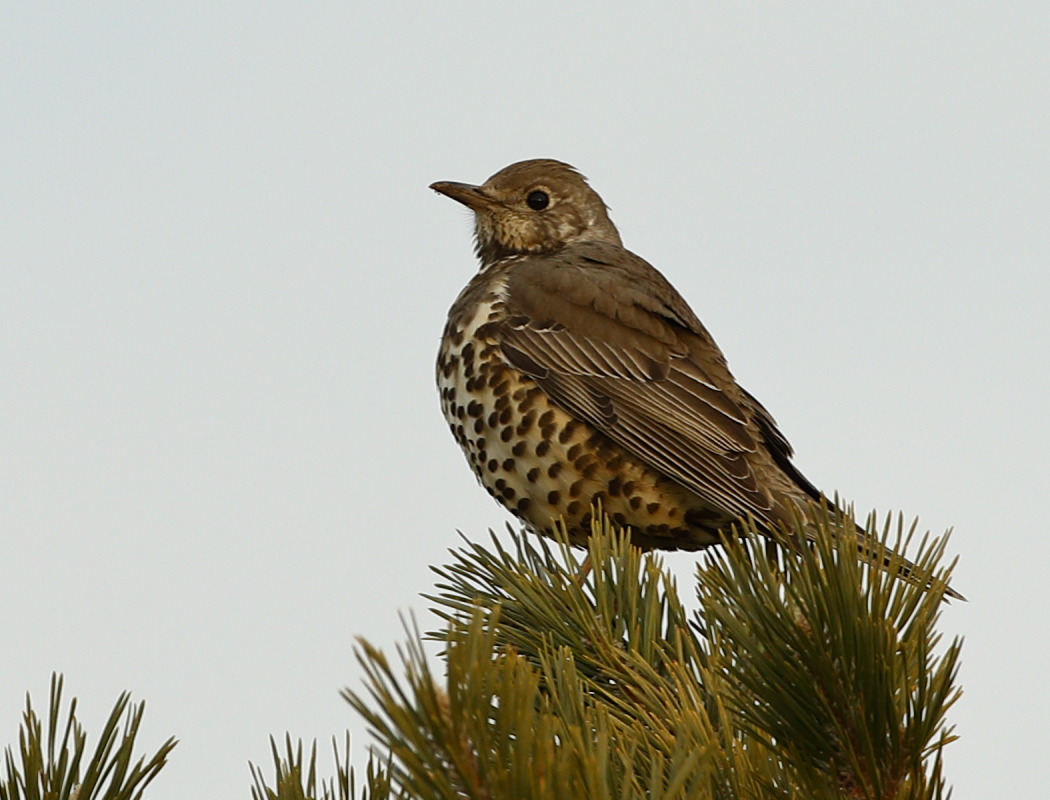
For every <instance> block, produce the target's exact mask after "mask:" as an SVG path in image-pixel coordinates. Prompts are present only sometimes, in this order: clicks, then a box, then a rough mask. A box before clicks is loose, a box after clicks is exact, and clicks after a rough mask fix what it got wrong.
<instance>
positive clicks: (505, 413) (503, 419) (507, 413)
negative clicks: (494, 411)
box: [499, 408, 514, 425]
mask: <svg viewBox="0 0 1050 800" xmlns="http://www.w3.org/2000/svg"><path fill="white" fill-rule="evenodd" d="M512 416H514V409H512V408H505V409H503V410H502V411H501V412H500V415H499V424H500V425H506V424H507V423H508V422H510V418H511V417H512Z"/></svg>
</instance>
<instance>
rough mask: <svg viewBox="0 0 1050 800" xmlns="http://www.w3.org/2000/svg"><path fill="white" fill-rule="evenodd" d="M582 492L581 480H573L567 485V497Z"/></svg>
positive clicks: (577, 495)
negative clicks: (570, 484)
mask: <svg viewBox="0 0 1050 800" xmlns="http://www.w3.org/2000/svg"><path fill="white" fill-rule="evenodd" d="M581 494H583V481H582V480H580V481H573V484H572V486H570V487H569V497H579V496H580V495H581Z"/></svg>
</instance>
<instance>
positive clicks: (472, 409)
mask: <svg viewBox="0 0 1050 800" xmlns="http://www.w3.org/2000/svg"><path fill="white" fill-rule="evenodd" d="M484 412H485V406H483V405H481V403H479V402H478V401H477V400H471V401H470V403H468V404H467V413H468V414H470V416H472V417H480V416H481V415H482V414H483V413H484Z"/></svg>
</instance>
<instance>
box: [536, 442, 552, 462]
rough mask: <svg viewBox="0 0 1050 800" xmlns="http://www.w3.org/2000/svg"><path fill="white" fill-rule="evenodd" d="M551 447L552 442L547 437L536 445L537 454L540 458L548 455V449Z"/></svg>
mask: <svg viewBox="0 0 1050 800" xmlns="http://www.w3.org/2000/svg"><path fill="white" fill-rule="evenodd" d="M550 449H551V443H550V442H549V441H548V440H547V439H544V440H543V441H542V442H540V443H539V444H538V445H536V455H538V456H539V457H540V458H543V457H544V456H545V455H547V451H548V450H550Z"/></svg>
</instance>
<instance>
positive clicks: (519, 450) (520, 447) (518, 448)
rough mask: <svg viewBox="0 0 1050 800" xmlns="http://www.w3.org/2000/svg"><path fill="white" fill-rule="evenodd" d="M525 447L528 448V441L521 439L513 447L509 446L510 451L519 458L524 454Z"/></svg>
mask: <svg viewBox="0 0 1050 800" xmlns="http://www.w3.org/2000/svg"><path fill="white" fill-rule="evenodd" d="M527 448H528V442H526V441H525V440H524V439H523V440H521V441H520V442H518V443H517V444H515V445H514V447H512V448H511V451H510V452H511V453H513V454H514V455H516V456H517V457H518V458H521V457H522V456H523V455H525V450H526V449H527Z"/></svg>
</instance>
